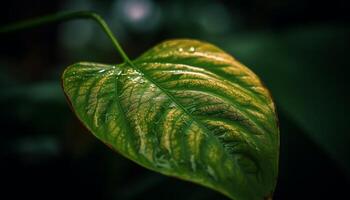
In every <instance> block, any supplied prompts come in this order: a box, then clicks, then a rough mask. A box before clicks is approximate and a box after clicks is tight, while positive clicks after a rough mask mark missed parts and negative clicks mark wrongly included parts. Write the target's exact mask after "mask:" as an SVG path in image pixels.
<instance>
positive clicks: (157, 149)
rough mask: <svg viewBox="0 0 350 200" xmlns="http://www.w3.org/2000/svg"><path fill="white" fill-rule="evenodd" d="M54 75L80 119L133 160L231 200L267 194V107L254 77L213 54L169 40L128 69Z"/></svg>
mask: <svg viewBox="0 0 350 200" xmlns="http://www.w3.org/2000/svg"><path fill="white" fill-rule="evenodd" d="M62 79H63V87H64V91H65V93H66V95H67V97H68V99H69V101H70V102H71V105H72V107H73V110H74V111H75V113H76V114H77V116H78V118H79V119H80V120H81V121H82V123H83V124H84V125H85V126H86V127H87V128H88V129H89V130H90V131H91V132H92V133H93V134H94V135H95V136H96V137H97V138H98V139H100V140H101V141H103V142H104V143H105V144H107V145H108V146H110V147H111V148H112V149H115V150H116V151H118V152H120V153H121V154H122V155H124V156H125V157H127V158H129V159H131V160H133V161H134V162H136V163H138V164H140V165H142V166H144V167H146V168H148V169H152V170H154V171H157V172H160V173H163V174H166V175H170V176H175V177H178V178H181V179H184V180H188V181H192V182H195V183H198V184H201V185H204V186H207V187H210V188H212V189H214V190H217V191H220V192H221V193H223V194H225V195H226V196H228V197H230V198H232V199H235V200H258V199H265V198H266V199H267V198H268V197H269V196H270V195H271V194H272V192H273V190H274V188H275V184H276V179H277V173H278V152H279V130H278V124H277V117H276V113H275V108H274V104H273V101H272V99H271V97H270V94H269V92H268V90H267V89H266V88H264V86H263V85H262V83H261V82H260V80H259V78H258V77H257V76H256V75H255V74H254V73H253V72H251V71H250V70H249V69H248V68H247V67H245V66H243V65H242V64H240V63H239V62H238V61H236V60H235V59H234V58H232V57H231V56H230V55H228V54H226V53H225V52H224V51H222V50H220V49H219V48H217V47H215V46H213V45H211V44H208V43H204V42H199V41H196V40H170V41H166V42H163V43H161V44H159V45H157V46H155V47H154V48H152V49H150V50H149V51H147V52H146V53H145V54H143V55H142V56H141V57H139V58H138V59H136V60H134V61H133V62H132V64H131V63H130V64H128V63H123V64H120V65H106V64H97V63H88V62H84V63H77V64H74V65H72V66H70V67H68V68H67V69H66V70H65V71H64V74H63V77H62Z"/></svg>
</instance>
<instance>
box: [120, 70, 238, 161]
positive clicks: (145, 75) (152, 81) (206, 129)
mask: <svg viewBox="0 0 350 200" xmlns="http://www.w3.org/2000/svg"><path fill="white" fill-rule="evenodd" d="M128 64H130V67H131V68H132V69H134V70H136V71H138V72H139V73H141V74H142V75H143V76H144V77H145V78H146V79H147V80H148V81H150V82H151V83H153V84H154V85H155V86H156V87H158V88H159V89H160V90H161V91H162V92H163V93H164V94H165V95H166V96H168V97H169V98H170V100H171V101H173V103H174V104H176V105H177V106H178V107H179V108H180V109H181V110H183V111H184V112H185V113H186V114H187V115H188V116H189V117H190V118H191V119H192V120H193V121H194V122H196V123H197V124H198V126H200V128H201V129H202V130H203V131H205V132H206V133H208V135H210V136H211V137H213V138H215V140H216V141H217V142H218V143H219V144H220V145H221V146H222V148H223V149H224V152H225V153H226V154H227V155H228V156H229V158H231V159H234V158H233V155H231V154H230V153H229V152H227V151H226V149H225V146H224V144H222V143H221V141H220V140H219V139H218V138H217V137H215V134H213V133H212V132H211V131H210V130H209V129H208V128H207V127H206V126H205V125H204V124H203V123H202V122H201V121H200V120H199V119H197V118H196V117H195V116H193V115H191V113H190V112H189V111H188V110H187V109H186V108H185V107H184V106H183V105H182V104H181V103H180V102H178V101H177V99H176V98H175V97H174V96H173V95H172V94H171V93H170V92H168V91H167V90H166V89H164V88H163V87H162V86H160V85H159V84H158V83H157V82H156V81H155V80H153V79H152V78H151V77H150V76H148V74H146V73H145V72H144V71H143V70H141V69H140V68H138V67H137V66H136V65H134V64H133V63H128ZM125 66H127V65H125Z"/></svg>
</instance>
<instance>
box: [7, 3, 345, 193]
mask: <svg viewBox="0 0 350 200" xmlns="http://www.w3.org/2000/svg"><path fill="white" fill-rule="evenodd" d="M0 9H1V12H0V25H4V24H6V23H9V22H14V21H16V20H21V19H26V18H30V17H37V16H41V15H45V14H50V13H53V12H57V11H62V10H95V11H97V12H98V13H99V14H101V15H102V16H103V17H104V18H105V19H106V21H107V22H108V23H109V25H110V26H111V28H112V30H113V32H114V33H115V34H116V36H117V38H118V39H119V41H120V42H121V43H122V45H123V47H124V49H125V51H126V52H127V53H128V55H129V57H131V58H135V57H137V56H138V55H140V54H141V53H142V52H144V51H145V50H147V49H148V48H150V47H152V46H153V45H155V44H156V43H158V42H160V41H162V40H164V39H169V38H184V37H185V38H195V39H201V40H205V41H209V42H211V43H214V44H216V45H217V46H219V47H221V48H222V49H224V50H225V51H227V52H229V53H231V54H232V55H233V56H235V57H236V58H237V59H238V60H240V61H241V62H242V63H244V64H246V65H247V66H249V67H250V68H251V69H252V70H253V71H254V72H256V73H257V74H258V75H259V76H260V77H261V79H262V80H263V81H264V82H265V84H266V85H267V87H268V88H269V89H270V90H271V92H272V94H273V96H274V99H275V101H276V104H277V108H278V113H279V118H280V131H281V155H280V173H279V180H278V183H277V188H276V191H275V199H277V200H284V199H287V200H288V199H291V200H295V199H346V197H347V196H349V194H348V190H349V180H350V179H349V177H350V156H349V155H350V154H349V153H350V147H349V145H350V136H349V134H350V131H349V130H350V129H349V122H350V120H349V117H348V115H347V114H348V113H349V112H350V108H349V102H350V101H349V100H350V98H349V85H350V84H349V82H350V81H349V78H348V73H349V70H348V68H349V57H350V55H349V52H350V47H349V44H350V37H349V36H350V26H349V21H350V18H349V7H347V6H346V4H345V0H344V1H340V0H333V1H325V2H322V1H317V0H285V1H282V0H265V1H258V0H232V1H212V0H202V1H190V0H187V1H152V0H129V1H125V0H114V1H107V0H104V1H101V0H99V1H97V0H95V1H93V0H82V1H63V0H50V1H38V0H35V1H29V0H28V1H24V0H23V1H18V0H12V1H2V2H1V8H0ZM78 61H94V62H101V63H118V62H120V61H121V59H120V57H119V56H118V54H117V52H116V51H115V50H114V49H113V46H112V45H111V44H110V42H109V40H108V39H107V38H106V36H105V35H104V34H103V33H102V31H101V30H100V29H99V27H98V26H97V25H96V24H94V23H92V22H90V21H74V22H67V23H63V24H60V25H57V24H56V25H48V26H44V27H40V28H36V29H30V30H26V31H21V32H17V33H12V34H6V35H0V91H1V93H0V108H1V115H0V123H1V127H0V128H1V133H0V159H1V161H0V184H1V187H0V199H17V198H20V197H22V198H23V197H25V198H27V199H31V198H35V199H55V198H61V199H63V198H64V199H73V198H76V199H78V198H79V199H123V200H124V199H125V200H130V199H133V200H136V199H152V198H156V199H203V200H205V199H208V200H211V199H225V197H224V196H221V195H220V194H218V193H216V192H214V191H211V190H209V189H206V188H203V187H200V186H197V185H194V184H192V183H188V182H184V181H180V180H177V179H173V178H169V177H166V176H163V175H160V174H157V173H155V172H151V171H149V170H146V169H144V168H142V167H140V166H138V165H136V164H134V163H133V162H131V161H129V160H127V159H125V158H123V157H122V156H120V155H118V154H115V153H114V152H112V150H110V149H109V148H107V147H106V146H105V145H103V144H102V143H101V142H99V141H98V140H97V139H95V138H94V137H93V136H92V135H90V134H88V133H87V131H86V130H85V129H84V128H83V127H82V126H81V125H80V124H79V122H78V120H77V119H76V117H75V116H74V115H73V113H72V112H71V111H70V109H69V107H68V104H67V103H66V100H65V98H64V95H63V93H62V89H61V87H60V75H61V73H62V71H63V70H64V68H65V67H66V66H68V65H70V64H72V63H75V62H78Z"/></svg>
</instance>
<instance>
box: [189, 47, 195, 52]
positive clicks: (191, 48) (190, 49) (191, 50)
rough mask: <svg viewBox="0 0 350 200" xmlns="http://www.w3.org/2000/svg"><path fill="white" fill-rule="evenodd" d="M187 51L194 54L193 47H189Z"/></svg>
mask: <svg viewBox="0 0 350 200" xmlns="http://www.w3.org/2000/svg"><path fill="white" fill-rule="evenodd" d="M188 51H189V52H190V53H194V52H195V51H196V49H195V48H194V47H190V48H189V49H188Z"/></svg>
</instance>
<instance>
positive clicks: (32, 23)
mask: <svg viewBox="0 0 350 200" xmlns="http://www.w3.org/2000/svg"><path fill="white" fill-rule="evenodd" d="M74 19H92V20H95V21H96V22H97V23H98V24H99V25H100V26H101V28H102V29H103V31H104V32H105V33H106V34H107V36H108V37H109V39H110V40H111V41H112V43H113V45H114V47H115V48H116V49H117V51H118V52H119V54H120V55H121V57H122V58H123V60H124V62H126V63H128V64H131V61H130V59H129V58H128V56H127V55H126V54H125V52H124V50H123V49H122V47H121V46H120V44H119V42H118V40H117V39H116V38H115V36H114V34H113V33H112V31H111V29H110V28H109V27H108V25H107V23H106V22H105V20H104V19H103V18H102V17H101V16H100V15H98V14H96V13H94V12H91V11H77V12H61V13H56V14H52V15H46V16H42V17H38V18H34V19H29V20H24V21H20V22H16V23H13V24H8V25H5V26H3V27H0V33H8V32H13V31H19V30H22V29H27V28H33V27H36V26H41V25H45V24H50V23H54V22H60V21H69V20H74Z"/></svg>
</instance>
